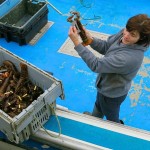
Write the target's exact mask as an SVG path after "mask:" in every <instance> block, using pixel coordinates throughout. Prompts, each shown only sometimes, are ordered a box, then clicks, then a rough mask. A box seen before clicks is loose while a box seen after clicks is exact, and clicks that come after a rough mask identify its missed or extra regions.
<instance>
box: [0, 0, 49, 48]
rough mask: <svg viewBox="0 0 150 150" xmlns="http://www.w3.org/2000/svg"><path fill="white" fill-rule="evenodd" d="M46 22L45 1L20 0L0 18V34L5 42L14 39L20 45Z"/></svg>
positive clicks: (27, 41)
mask: <svg viewBox="0 0 150 150" xmlns="http://www.w3.org/2000/svg"><path fill="white" fill-rule="evenodd" d="M47 22H48V7H47V3H46V2H44V1H43V2H39V3H32V1H30V0H22V1H20V2H19V3H18V5H16V6H15V7H14V8H13V9H11V11H9V12H8V13H7V14H5V15H4V16H3V17H2V18H0V36H1V37H4V38H5V39H6V41H7V42H10V41H14V42H17V43H19V45H20V46H21V45H25V44H28V43H29V41H30V40H31V39H32V38H33V37H34V36H35V35H36V34H37V33H38V32H39V31H40V29H41V28H42V27H44V26H45V25H46V23H47Z"/></svg>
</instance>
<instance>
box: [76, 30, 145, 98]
mask: <svg viewBox="0 0 150 150" xmlns="http://www.w3.org/2000/svg"><path fill="white" fill-rule="evenodd" d="M122 31H123V30H121V31H120V32H119V33H118V34H115V35H112V36H110V37H109V38H108V40H107V41H103V40H100V39H97V38H94V39H93V42H92V44H91V45H90V46H91V47H92V48H93V49H94V50H96V51H97V52H99V53H101V54H103V55H104V57H102V58H98V57H96V56H95V55H94V54H93V53H92V52H91V51H90V50H89V49H88V48H87V47H84V46H83V45H82V44H79V45H78V46H76V47H75V49H76V51H77V52H78V54H79V55H80V56H81V58H82V59H83V60H84V61H85V63H86V64H87V65H88V67H89V68H90V69H91V70H92V71H94V72H96V73H98V77H97V80H96V87H97V89H98V91H99V92H100V93H101V94H103V95H104V96H107V97H110V98H114V97H120V96H123V95H125V94H127V93H128V91H129V89H130V87H131V81H132V79H133V78H134V77H135V75H136V74H137V72H138V70H139V68H140V66H141V64H142V61H143V58H144V51H146V50H147V47H144V46H141V45H137V44H132V45H125V44H123V43H121V42H120V41H121V38H122Z"/></svg>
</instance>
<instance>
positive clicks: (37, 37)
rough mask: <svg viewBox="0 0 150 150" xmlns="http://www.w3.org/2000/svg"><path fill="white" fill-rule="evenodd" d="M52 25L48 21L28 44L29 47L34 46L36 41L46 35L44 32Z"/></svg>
mask: <svg viewBox="0 0 150 150" xmlns="http://www.w3.org/2000/svg"><path fill="white" fill-rule="evenodd" d="M53 24H54V22H51V21H49V22H48V23H47V24H46V25H45V26H44V27H43V28H42V29H41V30H40V31H39V32H38V33H37V34H36V35H35V36H34V38H33V39H32V40H31V41H30V42H29V45H35V44H36V43H37V42H38V40H39V39H40V38H41V37H42V36H43V35H44V34H45V33H46V31H47V30H48V29H49V28H50V27H51V26H52V25H53Z"/></svg>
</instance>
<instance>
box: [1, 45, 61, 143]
mask: <svg viewBox="0 0 150 150" xmlns="http://www.w3.org/2000/svg"><path fill="white" fill-rule="evenodd" d="M4 60H9V61H11V62H13V63H14V65H15V66H16V68H17V69H18V71H21V70H20V62H23V63H25V64H26V65H27V66H28V77H29V80H30V81H31V82H32V83H33V84H36V85H37V86H39V87H41V88H42V89H43V90H44V93H43V94H41V95H40V96H39V97H38V98H37V100H34V101H33V102H32V103H31V104H30V105H29V106H28V107H27V108H26V109H24V110H23V111H22V112H21V113H20V114H19V115H17V116H15V117H14V118H11V117H10V116H8V115H7V114H6V113H5V112H4V111H2V110H0V131H2V132H3V133H4V134H5V135H6V136H7V138H8V139H9V140H10V141H12V142H15V143H21V142H23V141H24V140H27V139H29V136H30V135H31V134H32V133H34V132H36V131H37V130H38V129H39V128H40V127H41V126H40V124H42V125H43V124H44V123H46V122H47V120H48V119H49V117H50V115H51V109H50V106H49V105H50V104H51V105H52V106H53V108H54V109H55V104H56V98H58V97H60V98H61V99H64V91H63V85H62V82H61V81H60V80H58V79H56V78H54V77H53V76H51V75H50V74H48V73H46V72H44V71H42V70H40V69H38V68H37V67H35V66H33V65H31V64H30V63H28V62H27V61H25V60H23V59H21V58H20V57H18V56H16V55H14V54H13V53H11V52H9V51H8V50H6V49H4V48H2V47H0V65H2V63H3V61H4Z"/></svg>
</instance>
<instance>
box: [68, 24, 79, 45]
mask: <svg viewBox="0 0 150 150" xmlns="http://www.w3.org/2000/svg"><path fill="white" fill-rule="evenodd" d="M68 35H69V37H70V39H71V40H72V42H73V43H74V45H75V46H77V45H79V44H80V40H79V35H78V31H77V29H76V27H75V26H71V27H70V29H69V33H68Z"/></svg>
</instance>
